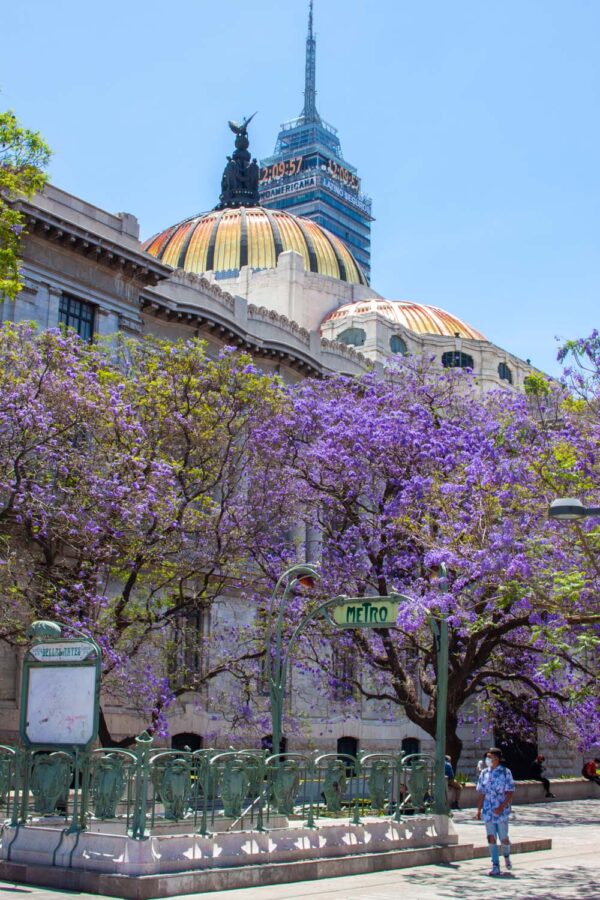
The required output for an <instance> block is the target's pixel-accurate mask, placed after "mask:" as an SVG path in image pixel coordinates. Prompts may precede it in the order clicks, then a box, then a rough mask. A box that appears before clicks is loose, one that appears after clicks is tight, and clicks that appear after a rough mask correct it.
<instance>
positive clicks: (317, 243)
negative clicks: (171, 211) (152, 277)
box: [143, 206, 368, 284]
mask: <svg viewBox="0 0 600 900" xmlns="http://www.w3.org/2000/svg"><path fill="white" fill-rule="evenodd" d="M143 248H144V250H146V251H147V252H148V253H151V254H152V256H155V257H156V258H157V259H160V261H161V262H163V263H166V264H167V265H169V266H173V268H175V269H185V270H186V271H187V272H194V273H196V274H198V275H202V274H204V273H205V272H220V273H224V274H225V273H228V274H231V275H235V274H237V273H238V272H239V270H240V269H241V268H242V266H250V268H251V269H274V268H275V266H276V265H277V260H278V258H279V255H280V254H281V253H283V252H284V251H285V250H295V251H296V252H297V253H299V254H300V255H301V256H302V257H303V259H304V266H305V269H306V271H307V272H317V273H318V274H319V275H329V276H330V277H331V278H337V279H339V280H340V281H349V282H350V283H352V284H368V282H367V278H366V276H365V274H364V272H363V271H362V269H361V268H360V266H359V264H358V263H357V262H356V260H355V259H354V257H353V255H352V254H351V253H350V251H349V250H348V248H347V247H346V245H345V244H344V243H343V242H342V241H341V240H340V239H339V238H337V237H336V236H335V235H334V234H332V233H331V232H330V231H327V229H325V228H322V227H321V225H318V224H317V223H316V222H313V221H311V219H305V218H303V217H301V216H292V215H290V213H286V212H283V211H281V210H276V209H264V208H263V207H260V206H255V207H250V208H245V207H239V208H237V209H231V208H227V209H221V210H213V211H212V212H209V213H205V214H204V215H200V216H193V217H192V218H190V219H185V221H183V222H180V223H179V224H178V225H173V227H172V228H167V230H166V231H163V232H161V233H160V234H156V235H154V237H151V238H150V239H149V240H147V241H145V243H144V244H143Z"/></svg>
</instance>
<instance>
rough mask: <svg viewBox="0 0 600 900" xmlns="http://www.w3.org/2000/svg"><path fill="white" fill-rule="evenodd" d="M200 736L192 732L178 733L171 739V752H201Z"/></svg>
mask: <svg viewBox="0 0 600 900" xmlns="http://www.w3.org/2000/svg"><path fill="white" fill-rule="evenodd" d="M202 743H203V741H202V735H200V734H194V733H193V731H180V732H179V734H174V735H173V736H172V738H171V749H172V750H202Z"/></svg>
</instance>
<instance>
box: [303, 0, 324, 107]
mask: <svg viewBox="0 0 600 900" xmlns="http://www.w3.org/2000/svg"><path fill="white" fill-rule="evenodd" d="M316 73H317V42H316V39H315V36H314V33H313V0H310V2H309V4H308V35H307V38H306V69H305V75H304V109H303V110H302V118H303V119H304V121H305V122H320V121H321V117H320V115H319V113H318V112H317V74H316Z"/></svg>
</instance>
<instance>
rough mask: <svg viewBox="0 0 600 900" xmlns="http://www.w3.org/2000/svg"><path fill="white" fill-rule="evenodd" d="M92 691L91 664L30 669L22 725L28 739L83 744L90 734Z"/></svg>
mask: <svg viewBox="0 0 600 900" xmlns="http://www.w3.org/2000/svg"><path fill="white" fill-rule="evenodd" d="M39 646H41V645H38V647H39ZM54 646H59V645H54ZM86 646H88V647H89V644H88V645H86ZM32 649H33V648H32ZM35 649H37V648H35ZM95 693H96V668H95V666H81V667H77V668H75V669H72V668H69V667H68V666H64V665H62V666H61V665H59V666H44V668H41V669H38V668H32V669H30V671H29V690H28V695H27V722H26V724H25V733H26V735H27V737H28V738H29V740H30V741H31V742H32V743H35V744H87V742H88V741H90V740H91V739H92V737H93V735H94V698H95Z"/></svg>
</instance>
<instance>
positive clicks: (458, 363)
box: [442, 350, 473, 369]
mask: <svg viewBox="0 0 600 900" xmlns="http://www.w3.org/2000/svg"><path fill="white" fill-rule="evenodd" d="M442 365H443V367H444V368H445V369H472V368H473V357H472V356H469V354H468V353H462V352H461V351H460V350H448V352H447V353H442Z"/></svg>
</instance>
